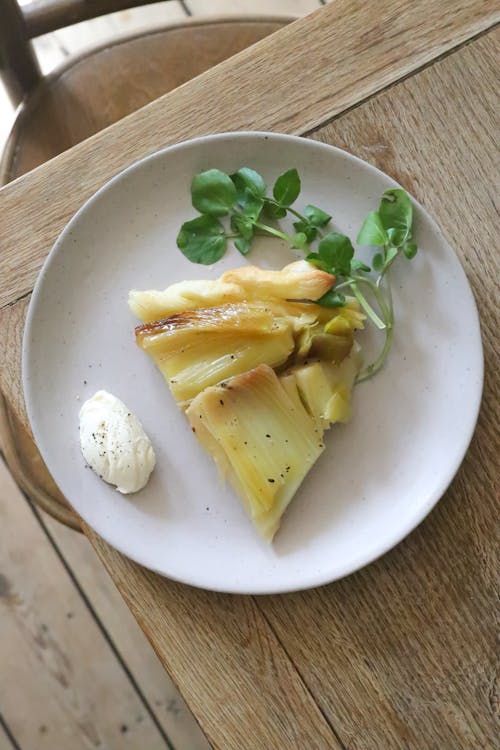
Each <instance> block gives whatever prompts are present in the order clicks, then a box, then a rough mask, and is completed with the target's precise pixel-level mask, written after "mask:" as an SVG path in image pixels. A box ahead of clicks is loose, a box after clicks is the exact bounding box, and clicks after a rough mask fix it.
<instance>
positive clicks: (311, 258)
mask: <svg viewBox="0 0 500 750" xmlns="http://www.w3.org/2000/svg"><path fill="white" fill-rule="evenodd" d="M306 260H307V262H308V263H310V264H311V265H312V266H315V268H320V269H321V270H322V271H326V272H327V273H332V271H331V268H330V264H329V263H327V262H326V261H325V260H323V258H322V257H321V255H320V254H319V253H309V255H307V256H306Z"/></svg>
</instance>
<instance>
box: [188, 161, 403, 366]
mask: <svg viewBox="0 0 500 750" xmlns="http://www.w3.org/2000/svg"><path fill="white" fill-rule="evenodd" d="M300 190H301V182H300V176H299V174H298V172H297V170H296V169H295V168H292V169H289V170H288V171H286V172H284V173H283V174H282V175H280V176H279V177H278V178H277V180H276V182H275V183H274V186H273V190H272V196H270V195H268V194H267V185H266V183H265V181H264V179H263V178H262V176H261V175H260V174H258V172H255V171H254V170H253V169H250V168H249V167H242V168H241V169H239V170H238V171H237V172H235V173H234V174H231V175H229V174H226V173H225V172H222V171H221V170H219V169H209V170H207V171H205V172H201V173H200V174H197V175H195V176H194V178H193V181H192V183H191V199H192V203H193V206H194V208H196V209H197V210H198V211H199V212H200V215H199V216H197V217H196V218H195V219H192V220H191V221H187V222H185V223H184V224H183V225H182V227H181V230H180V232H179V235H178V237H177V245H178V247H179V248H180V250H181V251H182V252H183V253H184V255H185V256H186V257H187V258H189V260H191V261H193V262H194V263H203V264H205V265H211V264H212V263H215V262H216V261H217V260H219V259H220V258H221V257H222V256H223V255H224V253H225V252H226V249H227V242H228V240H230V239H232V240H234V245H235V247H236V248H237V250H238V251H239V252H240V253H241V254H242V255H246V254H247V253H248V252H249V251H250V249H251V245H252V241H253V239H254V237H255V236H256V235H257V234H262V233H263V234H268V235H272V236H275V237H278V238H279V239H281V240H284V241H285V242H287V243H288V244H289V245H290V247H292V248H296V249H300V250H303V251H304V252H305V253H306V260H307V261H308V262H309V263H311V264H312V265H314V266H316V267H317V268H321V269H322V270H324V271H326V272H328V273H330V274H332V275H334V276H335V284H334V286H333V287H332V289H330V291H328V292H327V293H326V294H325V295H323V297H321V298H320V299H319V300H317V303H319V304H320V305H323V306H325V307H343V306H344V305H345V304H346V296H345V295H346V293H347V292H348V293H351V294H353V295H354V296H355V297H356V299H357V300H358V302H359V304H360V306H361V307H362V308H363V310H364V311H365V312H366V314H367V316H368V317H369V319H370V320H371V322H372V323H373V324H374V325H375V326H376V327H377V328H378V329H379V330H381V331H384V334H385V340H384V344H383V346H382V349H381V351H380V353H379V355H378V356H377V357H376V359H375V360H374V361H373V362H372V363H371V364H369V365H368V366H367V367H366V368H365V369H364V370H363V371H362V372H361V373H360V374H359V375H358V378H357V379H358V381H362V380H366V379H367V378H369V377H371V376H372V375H374V374H375V373H376V372H377V371H378V370H380V368H381V367H382V366H383V364H384V362H385V361H386V359H387V355H388V353H389V351H390V348H391V345H392V339H393V329H394V310H393V301H392V292H391V283H390V269H391V266H392V265H393V263H394V262H395V261H396V259H397V258H398V257H399V256H401V255H403V256H405V257H406V258H407V259H408V260H411V259H412V258H413V257H414V256H415V254H416V252H417V245H416V244H415V242H414V241H413V234H412V233H413V206H412V203H411V200H410V198H409V196H408V195H407V193H406V192H405V191H404V190H401V189H391V190H386V191H385V193H384V194H383V196H382V199H381V202H380V206H379V208H378V210H376V211H370V213H369V214H368V215H367V216H366V218H365V220H364V222H363V224H362V226H361V229H360V231H359V233H358V236H357V242H358V244H360V245H370V246H371V247H373V248H374V249H375V252H374V255H373V258H372V266H373V270H374V271H375V272H376V274H377V276H376V277H375V278H373V276H369V275H368V274H369V273H370V271H371V268H370V266H369V265H367V264H366V263H363V262H362V261H360V260H359V259H357V258H355V257H354V247H353V245H352V242H351V240H350V239H349V237H347V236H346V235H343V234H340V233H339V232H328V233H326V234H325V233H324V231H323V230H324V229H325V227H327V226H328V224H329V223H330V221H331V219H332V217H331V216H330V214H328V213H326V212H325V211H323V210H322V209H321V208H318V207H317V206H313V205H311V204H309V205H307V206H306V207H305V208H304V211H303V213H300V212H299V211H297V210H296V209H295V208H294V207H293V204H294V203H295V201H296V200H297V198H298V196H299V195H300ZM287 213H290V214H291V215H292V216H293V217H294V218H295V219H297V221H294V222H293V227H294V230H295V233H294V234H288V233H287V232H284V231H282V229H281V228H280V227H279V226H276V225H275V222H276V221H277V220H278V219H281V218H284V217H285V216H286V215H287ZM224 217H229V229H226V227H225V226H224V224H223V223H222V222H221V221H220V219H221V218H224ZM267 219H271V220H272V221H273V222H274V224H272V225H270V224H268V223H266V221H267ZM317 239H319V243H318V246H317V250H311V247H310V246H311V244H312V243H313V242H315V241H316V240H317Z"/></svg>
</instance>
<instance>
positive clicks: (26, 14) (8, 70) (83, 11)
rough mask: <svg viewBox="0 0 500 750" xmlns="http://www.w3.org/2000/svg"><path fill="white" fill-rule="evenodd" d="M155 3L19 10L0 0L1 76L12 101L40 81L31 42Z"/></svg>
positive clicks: (46, 0) (54, 3)
mask: <svg viewBox="0 0 500 750" xmlns="http://www.w3.org/2000/svg"><path fill="white" fill-rule="evenodd" d="M155 2H160V0H92V2H88V0H38V1H37V2H35V3H33V4H31V5H25V6H24V7H22V8H21V7H20V6H19V4H18V2H17V0H0V17H1V19H2V20H1V23H0V75H1V77H2V79H3V82H4V85H5V87H6V89H7V92H8V94H9V96H10V98H11V99H12V101H13V102H14V103H17V102H19V101H21V100H22V99H23V97H24V96H25V95H26V94H27V93H28V92H29V91H30V90H31V89H32V88H33V87H34V86H35V85H36V84H37V83H38V81H39V80H40V77H41V73H40V68H39V67H38V62H37V60H36V56H35V54H34V52H33V48H32V46H31V43H30V42H31V39H34V38H36V37H37V36H41V35H42V34H49V33H50V32H51V31H56V30H57V29H61V28H64V27H65V26H71V25H72V24H74V23H79V22H80V21H88V20H89V19H90V18H97V17H98V16H104V15H106V14H107V13H114V12H115V11H118V10H125V9H127V8H134V7H137V6H138V5H146V4H150V3H155Z"/></svg>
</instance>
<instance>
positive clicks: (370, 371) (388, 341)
mask: <svg viewBox="0 0 500 750" xmlns="http://www.w3.org/2000/svg"><path fill="white" fill-rule="evenodd" d="M393 335H394V329H393V328H387V329H386V332H385V342H384V346H383V348H382V351H381V352H380V354H379V355H378V357H377V359H376V360H375V361H374V362H372V363H371V365H368V367H365V369H364V370H362V371H361V372H360V373H359V375H358V377H357V378H356V382H357V383H362V382H363V380H368V378H371V377H372V375H375V373H376V372H378V371H379V370H380V369H381V368H382V367H383V365H384V363H385V360H386V359H387V355H388V354H389V352H390V350H391V346H392V338H393Z"/></svg>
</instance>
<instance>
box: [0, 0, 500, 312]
mask: <svg viewBox="0 0 500 750" xmlns="http://www.w3.org/2000/svg"><path fill="white" fill-rule="evenodd" d="M498 17H499V13H498V10H497V8H495V7H494V5H492V4H491V3H490V2H489V0H462V2H461V3H460V4H459V5H457V3H456V2H453V1H452V0H443V1H442V2H440V3H436V2H435V0H419V2H416V3H411V4H409V3H407V2H406V0H380V2H379V3H378V5H377V12H376V13H373V14H372V13H368V12H367V6H366V3H365V2H364V1H363V0H336V2H335V3H332V4H329V5H327V6H325V7H324V8H321V9H319V10H318V11H316V12H314V13H312V14H311V15H308V16H306V17H305V18H303V19H300V20H298V21H296V22H294V23H292V24H290V25H289V26H287V27H286V28H284V29H282V30H281V31H278V32H277V33H276V35H272V36H271V37H268V38H267V39H264V40H263V41H261V42H259V43H258V44H257V45H254V46H253V47H251V48H249V49H248V50H245V51H243V52H241V53H239V54H238V55H236V56H235V57H233V58H231V59H230V60H227V61H226V62H223V63H222V64H221V65H219V66H216V67H215V68H213V69H212V70H210V71H207V72H206V73H204V74H203V75H201V76H199V77H198V78H196V79H195V80H194V81H191V82H190V83H189V85H187V84H186V85H185V86H181V87H180V88H178V89H176V90H175V91H173V92H171V93H169V94H166V96H165V97H162V98H160V99H158V100H157V101H155V102H153V103H152V104H150V105H148V106H146V107H144V108H143V109H142V110H139V112H136V113H134V114H132V115H130V116H129V117H126V118H124V119H123V120H122V121H121V122H120V123H117V124H116V125H115V126H114V127H113V128H112V129H106V130H104V131H102V132H101V133H98V134H97V135H95V136H93V137H92V138H89V139H88V140H87V141H85V142H84V143H82V144H80V145H78V146H76V147H75V148H74V149H73V150H72V151H71V153H67V154H62V155H61V156H59V157H57V158H55V159H53V160H52V161H50V162H49V163H47V164H44V165H43V166H41V167H40V168H39V169H38V170H34V171H33V173H31V174H30V176H29V177H27V178H26V179H25V180H21V181H17V180H16V181H15V182H14V183H12V184H10V185H8V186H7V187H5V188H3V190H2V191H1V192H0V207H1V211H2V215H3V216H4V217H10V216H13V215H16V217H17V219H16V231H15V232H13V231H2V233H1V235H0V237H1V247H0V251H1V252H0V307H3V306H4V305H5V304H9V303H11V302H13V301H15V300H16V299H18V298H19V297H20V296H22V295H23V294H26V293H27V292H29V291H30V290H31V288H32V287H33V283H34V280H35V278H36V275H37V273H38V271H39V269H40V266H41V263H42V261H43V259H44V258H45V257H46V255H47V252H48V251H49V249H50V247H51V246H52V244H53V242H54V240H55V239H56V237H57V235H58V234H59V233H60V231H61V229H62V228H63V227H64V225H65V224H66V223H67V221H68V219H69V218H70V217H71V216H72V215H73V214H74V213H75V211H76V210H77V209H78V208H79V207H80V206H81V204H82V203H83V202H84V200H85V199H86V198H88V197H89V196H90V195H92V193H94V192H95V190H96V189H97V188H98V187H100V186H101V185H102V184H103V183H104V182H106V180H108V179H109V178H110V177H111V176H113V175H114V174H116V173H117V172H118V171H120V170H121V169H123V168H124V167H125V166H128V165H129V164H130V163H131V162H133V161H135V160H136V159H139V158H140V157H142V156H145V155H146V154H149V153H152V152H153V151H155V150H157V149H159V148H161V147H163V146H166V145H168V144H171V143H175V142H178V141H180V140H183V139H185V138H188V137H190V136H194V135H199V134H201V133H207V132H215V131H221V130H229V129H235V130H238V129H244V128H250V129H252V128H254V129H255V128H261V129H271V130H272V129H274V130H280V131H282V132H287V133H296V132H304V131H307V130H308V129H311V128H313V127H314V126H315V125H318V124H320V123H321V122H324V121H325V120H326V119H328V118H330V117H332V116H333V115H335V114H338V113H339V112H342V111H344V110H346V109H347V108H349V107H352V106H354V105H355V104H357V103H358V102H359V101H360V100H362V99H364V98H365V97H367V96H370V95H372V94H374V93H375V92H376V91H378V90H380V89H382V88H383V87H384V86H387V85H388V84H390V83H393V82H394V81H395V80H398V79H400V78H402V77H403V76H405V75H407V74H409V73H411V71H413V70H415V69H416V68H418V67H420V66H422V65H425V64H426V63H428V62H430V61H431V60H433V59H434V58H435V57H436V56H437V55H440V54H442V53H444V52H446V51H447V50H449V49H450V48H453V47H455V46H456V45H458V44H460V43H462V42H463V41H465V40H466V39H468V38H470V37H471V36H473V35H475V34H477V33H479V32H480V31H482V30H484V29H486V28H488V27H489V26H490V25H491V24H492V23H494V21H495V19H496V18H498ZM311 49H314V54H311ZM284 56H285V57H284ZM284 59H286V64H283V60H284ZM304 60H307V65H304ZM269 71H272V75H270V73H269ZM290 82H293V85H290ZM256 90H258V91H259V100H258V105H257V104H256V100H255V96H254V92H255V91H256ZM298 91H300V96H299V95H297V92H298ZM250 94H251V95H250ZM100 154H105V155H106V157H105V158H100V157H99V155H100ZM5 221H6V219H4V222H5Z"/></svg>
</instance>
